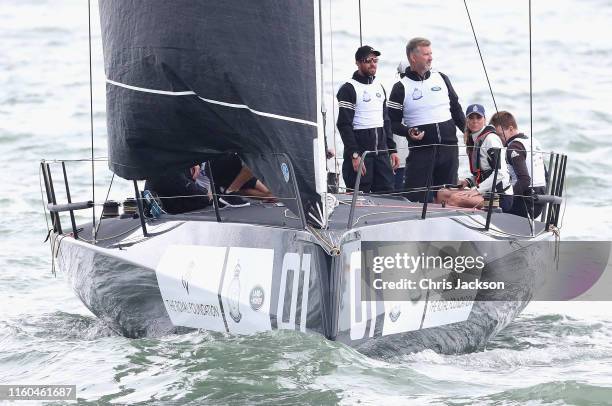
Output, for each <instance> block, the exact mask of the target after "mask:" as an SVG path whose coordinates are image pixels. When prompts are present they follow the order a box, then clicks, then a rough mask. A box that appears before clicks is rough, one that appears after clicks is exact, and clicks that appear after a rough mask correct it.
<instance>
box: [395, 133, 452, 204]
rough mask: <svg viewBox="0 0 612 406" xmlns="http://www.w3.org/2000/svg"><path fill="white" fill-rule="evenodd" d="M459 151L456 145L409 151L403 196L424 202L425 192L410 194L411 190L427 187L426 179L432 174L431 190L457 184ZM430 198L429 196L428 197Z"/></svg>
mask: <svg viewBox="0 0 612 406" xmlns="http://www.w3.org/2000/svg"><path fill="white" fill-rule="evenodd" d="M458 154H459V150H458V147H457V145H443V146H440V145H438V146H429V147H421V148H414V149H411V150H410V154H409V155H408V158H406V173H405V175H404V176H405V181H404V190H407V192H406V193H405V194H404V196H405V197H406V198H407V199H409V200H410V201H413V202H424V201H425V190H422V191H414V192H410V190H411V189H415V188H422V189H425V188H426V187H427V178H428V177H429V174H430V173H432V180H431V185H432V186H438V187H437V188H432V190H437V189H439V188H440V185H455V184H457V170H458V169H459V155H458ZM432 195H433V193H432ZM430 198H431V196H430Z"/></svg>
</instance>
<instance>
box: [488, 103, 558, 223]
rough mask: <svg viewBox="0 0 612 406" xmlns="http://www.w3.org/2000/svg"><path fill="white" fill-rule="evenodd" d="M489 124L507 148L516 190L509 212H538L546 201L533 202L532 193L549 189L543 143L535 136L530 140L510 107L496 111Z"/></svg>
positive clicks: (534, 214)
mask: <svg viewBox="0 0 612 406" xmlns="http://www.w3.org/2000/svg"><path fill="white" fill-rule="evenodd" d="M490 124H491V125H493V126H494V127H495V130H496V131H497V133H498V134H499V135H500V136H501V137H502V140H503V141H504V143H505V145H506V148H507V149H506V161H507V162H508V169H509V171H510V178H511V181H512V187H513V190H514V204H513V205H512V210H511V211H510V212H511V213H512V214H516V215H518V216H522V217H527V216H531V217H537V216H539V215H540V213H542V208H543V205H542V204H538V203H534V201H533V199H532V198H531V196H533V195H534V194H544V193H545V192H546V169H545V167H544V159H543V153H542V147H541V146H540V143H539V142H538V141H537V140H536V139H535V138H534V137H531V140H530V139H529V137H528V136H527V135H525V134H523V133H521V132H520V131H519V129H518V126H517V124H516V119H515V118H514V116H513V115H512V114H511V113H509V112H507V111H500V112H498V113H495V114H494V115H493V117H491V122H490ZM532 151H533V153H532ZM532 167H533V172H532Z"/></svg>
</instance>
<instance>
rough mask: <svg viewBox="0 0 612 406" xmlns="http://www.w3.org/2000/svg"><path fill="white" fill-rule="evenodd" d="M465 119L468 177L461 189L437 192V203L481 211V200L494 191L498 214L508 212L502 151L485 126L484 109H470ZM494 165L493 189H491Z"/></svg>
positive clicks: (509, 203)
mask: <svg viewBox="0 0 612 406" xmlns="http://www.w3.org/2000/svg"><path fill="white" fill-rule="evenodd" d="M465 115H466V116H467V124H466V130H465V144H466V145H467V146H468V147H467V150H468V158H469V162H470V172H472V176H471V177H469V178H466V179H463V180H462V181H461V187H462V188H461V189H440V190H439V191H438V194H437V201H438V202H446V203H447V204H449V205H451V206H458V207H472V208H482V207H483V206H484V200H485V196H487V197H491V196H492V195H491V191H492V190H495V192H496V193H499V194H498V195H497V196H498V197H499V206H500V207H501V209H502V211H504V212H509V211H510V210H511V208H512V200H513V199H512V187H511V186H512V184H511V183H510V174H509V171H508V166H507V165H506V160H505V156H504V154H503V151H502V149H503V147H504V145H503V142H502V140H501V138H500V137H499V136H498V135H497V134H496V133H495V127H493V126H491V125H487V126H485V123H486V117H485V109H484V107H483V106H482V105H480V104H472V105H470V106H469V107H468V108H467V110H466V112H465ZM497 154H499V155H497ZM496 155H497V156H496ZM496 161H497V177H496V182H495V183H496V187H495V188H493V178H495V162H496ZM464 188H469V189H464Z"/></svg>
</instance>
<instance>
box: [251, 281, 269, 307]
mask: <svg viewBox="0 0 612 406" xmlns="http://www.w3.org/2000/svg"><path fill="white" fill-rule="evenodd" d="M265 298H266V296H265V292H264V290H263V288H262V287H261V286H259V285H257V286H255V287H253V289H251V293H250V294H249V303H250V304H251V309H253V310H255V311H257V310H259V309H261V306H263V304H264V301H265Z"/></svg>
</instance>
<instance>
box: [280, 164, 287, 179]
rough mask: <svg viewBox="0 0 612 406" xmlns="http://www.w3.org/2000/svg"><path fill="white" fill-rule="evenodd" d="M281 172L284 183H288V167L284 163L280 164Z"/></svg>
mask: <svg viewBox="0 0 612 406" xmlns="http://www.w3.org/2000/svg"><path fill="white" fill-rule="evenodd" d="M281 172H282V173H283V178H285V182H289V167H288V166H287V164H286V163H284V162H283V163H282V164H281Z"/></svg>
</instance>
